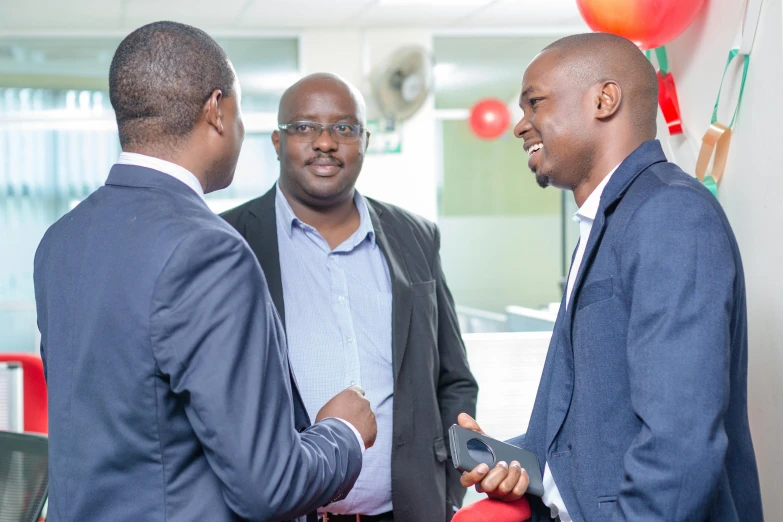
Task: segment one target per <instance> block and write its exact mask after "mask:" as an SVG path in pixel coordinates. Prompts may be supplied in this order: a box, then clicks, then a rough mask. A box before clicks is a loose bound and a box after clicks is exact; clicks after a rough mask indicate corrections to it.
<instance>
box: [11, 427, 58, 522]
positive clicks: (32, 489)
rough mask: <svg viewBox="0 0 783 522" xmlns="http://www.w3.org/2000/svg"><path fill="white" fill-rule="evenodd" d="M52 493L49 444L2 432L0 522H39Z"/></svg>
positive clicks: (39, 438)
mask: <svg viewBox="0 0 783 522" xmlns="http://www.w3.org/2000/svg"><path fill="white" fill-rule="evenodd" d="M48 490H49V440H48V439H47V437H45V436H43V435H36V434H32V433H10V432H7V431H0V522H38V519H39V517H40V516H41V512H42V511H43V507H44V503H45V502H46V495H47V493H48Z"/></svg>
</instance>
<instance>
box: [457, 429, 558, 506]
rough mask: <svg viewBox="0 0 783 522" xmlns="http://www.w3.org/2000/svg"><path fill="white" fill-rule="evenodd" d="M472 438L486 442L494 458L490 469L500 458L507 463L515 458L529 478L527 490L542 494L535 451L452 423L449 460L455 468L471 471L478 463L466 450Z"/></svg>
mask: <svg viewBox="0 0 783 522" xmlns="http://www.w3.org/2000/svg"><path fill="white" fill-rule="evenodd" d="M473 439H477V440H479V441H481V442H483V443H484V444H486V445H487V446H488V447H489V449H490V451H491V452H492V456H493V458H494V460H493V462H492V464H491V465H490V466H489V468H490V469H492V468H493V467H494V466H495V465H496V464H497V463H498V462H500V461H501V460H502V461H504V462H506V463H507V464H510V463H511V461H512V460H516V461H517V462H519V464H520V465H521V466H522V469H524V470H525V471H527V475H528V477H529V478H530V485H528V487H527V492H528V493H530V494H532V495H536V496H538V497H541V496H543V495H544V480H543V478H542V477H541V468H540V467H539V464H538V457H537V456H536V455H535V453H531V452H529V451H527V450H524V449H522V448H517V447H516V446H512V445H511V444H506V443H505V442H501V441H499V440H497V439H493V438H492V437H487V436H486V435H481V434H480V433H476V432H475V431H471V430H468V429H465V428H463V427H462V426H459V425H457V424H452V426H451V428H449V443H450V446H451V461H452V463H453V464H454V467H455V468H457V469H458V470H460V471H471V470H472V469H473V468H475V467H476V466H478V465H479V462H478V461H476V459H474V458H473V457H471V456H470V453H469V452H468V441H470V440H473Z"/></svg>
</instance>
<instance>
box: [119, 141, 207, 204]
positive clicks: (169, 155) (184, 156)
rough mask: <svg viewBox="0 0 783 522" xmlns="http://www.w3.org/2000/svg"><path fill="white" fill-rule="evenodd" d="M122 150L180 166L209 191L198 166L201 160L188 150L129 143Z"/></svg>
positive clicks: (205, 178) (202, 172) (204, 174)
mask: <svg viewBox="0 0 783 522" xmlns="http://www.w3.org/2000/svg"><path fill="white" fill-rule="evenodd" d="M122 151H123V152H132V153H135V154H143V155H145V156H150V157H152V158H158V159H162V160H164V161H168V162H169V163H174V164H175V165H179V166H180V167H182V168H184V169H187V170H188V171H190V172H191V173H192V174H193V175H194V176H196V179H198V182H199V184H200V185H201V188H202V189H203V190H204V193H207V192H209V191H210V187H209V184H208V183H207V176H206V173H205V172H204V171H203V169H201V168H199V167H201V166H203V162H202V161H199V160H198V159H197V158H196V157H195V155H194V154H190V153H189V152H188V150H183V149H178V148H173V147H172V148H169V147H156V146H149V145H130V146H126V147H123V148H122Z"/></svg>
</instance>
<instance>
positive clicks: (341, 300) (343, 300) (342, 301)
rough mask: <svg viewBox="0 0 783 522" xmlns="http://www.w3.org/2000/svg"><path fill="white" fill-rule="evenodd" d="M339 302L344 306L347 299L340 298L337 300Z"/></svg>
mask: <svg viewBox="0 0 783 522" xmlns="http://www.w3.org/2000/svg"><path fill="white" fill-rule="evenodd" d="M337 302H338V303H340V304H343V303H344V302H345V297H343V296H340V297H338V298H337Z"/></svg>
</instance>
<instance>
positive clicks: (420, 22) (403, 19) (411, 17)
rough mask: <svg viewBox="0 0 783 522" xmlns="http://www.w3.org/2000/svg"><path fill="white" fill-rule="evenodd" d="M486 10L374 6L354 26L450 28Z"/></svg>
mask: <svg viewBox="0 0 783 522" xmlns="http://www.w3.org/2000/svg"><path fill="white" fill-rule="evenodd" d="M481 9H484V8H483V7H475V6H473V7H471V6H456V7H446V6H433V5H418V6H412V5H401V6H392V5H374V6H373V7H372V8H371V9H367V10H365V11H364V12H363V13H362V14H361V15H360V16H359V17H358V18H357V19H355V20H352V21H351V22H352V25H358V26H360V27H401V26H404V27H448V26H449V25H451V24H453V23H454V22H456V21H458V20H461V19H465V18H468V17H470V16H471V15H472V14H474V13H476V12H478V11H479V10H481Z"/></svg>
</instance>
